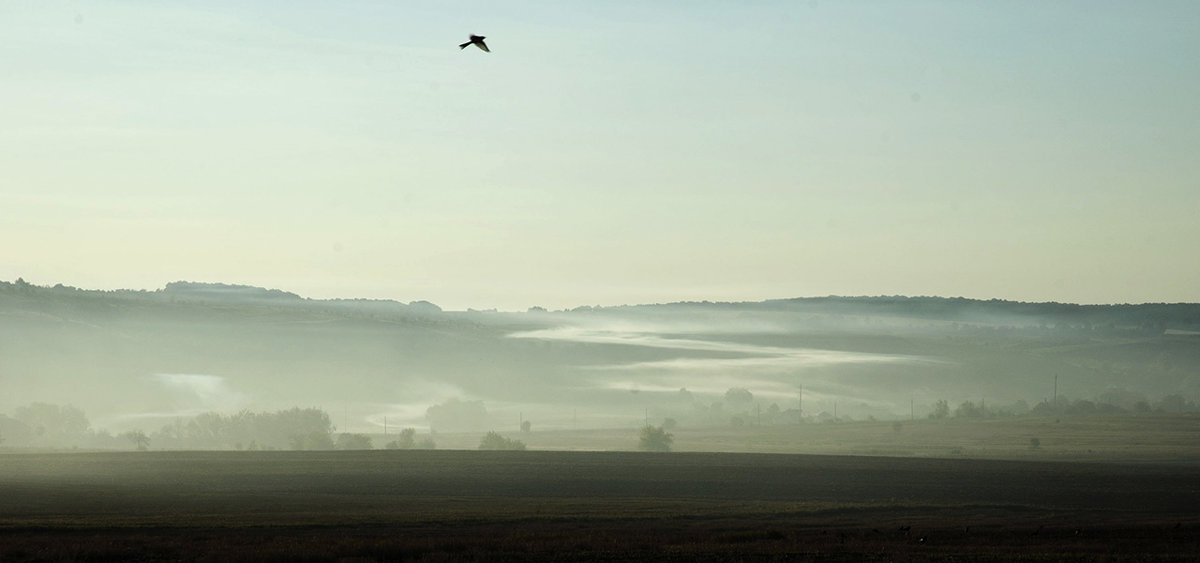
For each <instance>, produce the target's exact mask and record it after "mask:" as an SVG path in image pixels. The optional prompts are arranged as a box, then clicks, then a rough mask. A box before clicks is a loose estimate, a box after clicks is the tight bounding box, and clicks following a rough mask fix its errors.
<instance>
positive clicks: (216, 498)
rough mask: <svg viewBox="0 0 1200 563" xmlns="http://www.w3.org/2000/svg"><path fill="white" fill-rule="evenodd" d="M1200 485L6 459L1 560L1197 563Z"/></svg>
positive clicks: (722, 468) (1110, 467) (732, 465)
mask: <svg viewBox="0 0 1200 563" xmlns="http://www.w3.org/2000/svg"><path fill="white" fill-rule="evenodd" d="M889 431H890V430H889ZM901 432H903V430H902V431H901ZM1196 469H1197V466H1196V465H1195V464H1194V463H1190V462H1187V461H1186V460H1184V461H1179V460H1177V462H1175V463H1169V462H1158V463H1144V462H1143V463H1088V462H1079V461H1071V462H1061V461H1019V460H995V459H964V458H955V457H950V458H913V457H910V458H899V457H874V456H829V455H779V454H746V453H698V452H674V453H667V454H651V453H636V452H564V451H525V452H483V451H442V450H434V451H359V452H141V453H138V452H128V453H47V454H19V455H17V454H6V455H0V560H4V561H42V560H109V561H128V560H147V561H160V560H209V561H224V560H256V561H263V560H268V561H269V560H278V561H284V560H286V561H296V560H311V561H325V560H355V561H373V560H377V561H383V560H428V561H441V560H504V559H517V560H528V559H534V560H562V561H571V560H597V559H599V560H610V561H611V560H646V559H674V560H730V559H735V560H737V559H740V560H784V559H788V560H795V559H800V560H832V561H852V560H853V561H858V560H880V561H895V560H947V561H949V560H994V561H1002V560H1014V559H1017V560H1081V561H1082V560H1087V561H1093V560H1153V561H1161V560H1192V559H1193V558H1194V557H1195V554H1196V553H1200V512H1198V510H1197V507H1200V479H1197V471H1196Z"/></svg>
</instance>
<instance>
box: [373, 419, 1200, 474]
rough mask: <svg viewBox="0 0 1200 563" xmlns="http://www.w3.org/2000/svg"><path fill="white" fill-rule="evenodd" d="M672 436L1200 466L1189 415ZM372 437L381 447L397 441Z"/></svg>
mask: <svg viewBox="0 0 1200 563" xmlns="http://www.w3.org/2000/svg"><path fill="white" fill-rule="evenodd" d="M671 432H672V434H674V436H675V443H674V446H673V449H674V450H675V451H680V452H737V453H788V454H820V455H870V456H905V457H951V458H972V459H1011V460H1041V461H1136V462H1146V461H1164V462H1181V461H1183V462H1193V463H1200V416H1195V415H1187V414H1185V415H1144V416H1091V417H1080V416H1074V417H1057V418H1056V417H1044V418H1043V417H1016V418H996V419H964V418H955V419H946V420H929V419H924V418H922V419H917V420H911V421H910V420H902V421H860V422H839V423H805V424H777V425H761V426H758V425H747V426H742V427H731V426H728V425H726V426H721V427H713V426H710V427H701V428H693V427H686V426H685V427H680V428H676V429H674V430H672V431H671ZM504 434H506V435H507V436H509V437H512V438H516V439H519V440H521V441H522V442H525V444H527V445H528V447H529V448H530V449H546V450H631V449H635V448H636V447H637V440H638V429H637V428H628V429H598V430H575V431H572V430H561V431H534V432H527V433H523V432H516V431H513V432H506V433H504ZM372 438H373V439H374V442H375V444H376V446H382V445H383V444H385V443H387V441H388V440H390V439H395V437H394V436H393V437H390V438H389V437H388V436H384V435H382V434H376V435H373V436H372ZM1033 438H1037V439H1038V443H1039V445H1038V447H1037V448H1033V447H1031V439H1033ZM479 439H480V433H468V434H439V435H438V436H437V443H438V447H442V448H451V449H473V448H475V447H477V446H478V445H479Z"/></svg>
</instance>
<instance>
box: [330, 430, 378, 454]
mask: <svg viewBox="0 0 1200 563" xmlns="http://www.w3.org/2000/svg"><path fill="white" fill-rule="evenodd" d="M334 447H335V448H337V449H339V450H370V449H374V445H373V444H371V438H370V436H367V435H366V434H341V435H339V436H338V438H337V442H335V443H334Z"/></svg>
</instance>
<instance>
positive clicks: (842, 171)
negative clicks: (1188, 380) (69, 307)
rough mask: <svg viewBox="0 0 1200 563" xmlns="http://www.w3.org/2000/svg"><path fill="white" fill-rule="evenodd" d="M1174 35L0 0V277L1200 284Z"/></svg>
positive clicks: (878, 16) (561, 285) (1152, 14)
mask: <svg viewBox="0 0 1200 563" xmlns="http://www.w3.org/2000/svg"><path fill="white" fill-rule="evenodd" d="M1197 30H1200V2H1194V1H1186V2H1169V1H1156V2H1095V1H1080V2H1043V1H1029V2H1016V1H1014V2H961V1H949V0H947V1H940V2H891V1H888V2H866V1H861V2H829V1H820V2H795V1H788V2H768V1H762V2H711V1H698V0H697V1H688V2H683V1H659V2H633V1H629V2H624V1H603V2H602V1H597V0H591V1H586V2H584V1H571V0H558V1H548V0H547V1H526V2H505V1H494V0H493V1H487V2H467V1H454V2H403V1H395V0H388V1H383V0H380V1H373V2H367V1H337V2H331V1H319V2H318V1H288V2H267V1H253V0H241V1H219V0H203V1H170V2H168V1H148V0H122V1H105V2H88V1H83V0H77V1H69V2H66V1H64V2H58V1H41V0H39V1H32V0H28V1H21V0H0V279H3V280H8V281H12V280H14V279H16V278H17V277H23V278H24V279H25V280H26V281H29V282H30V283H35V284H42V285H52V284H55V283H63V284H66V285H73V286H78V287H84V288H97V289H112V288H134V289H142V288H144V289H156V288H159V287H162V286H163V285H164V284H166V283H167V282H171V281H176V280H191V281H208V282H225V283H243V284H251V285H259V286H266V287H272V288H279V289H284V290H288V291H293V292H296V293H299V294H301V295H304V296H306V297H314V298H324V297H370V298H389V299H397V300H400V301H412V300H417V299H428V300H430V301H433V302H435V303H437V304H439V305H441V306H443V307H444V308H448V309H463V308H467V307H474V308H491V307H498V308H501V309H524V308H526V307H529V306H532V305H541V306H545V307H550V308H562V307H573V306H576V305H585V304H588V305H596V304H604V305H609V304H621V303H645V302H661V301H676V300H701V299H709V300H759V299H765V298H779V297H796V296H812V295H829V294H840V295H879V294H888V295H891V294H906V295H944V296H965V297H977V298H992V297H998V298H1004V299H1018V300H1027V301H1043V300H1057V301H1070V302H1082V303H1110V302H1145V301H1200V154H1198V153H1200V32H1197ZM471 33H477V34H481V35H486V36H487V37H488V39H487V41H488V44H489V46H490V47H491V48H492V52H491V53H490V54H489V53H484V52H482V51H480V50H478V49H475V48H473V47H472V48H470V49H467V50H463V51H460V50H459V48H458V47H457V44H458V43H461V42H463V41H465V40H466V37H467V35H468V34H471Z"/></svg>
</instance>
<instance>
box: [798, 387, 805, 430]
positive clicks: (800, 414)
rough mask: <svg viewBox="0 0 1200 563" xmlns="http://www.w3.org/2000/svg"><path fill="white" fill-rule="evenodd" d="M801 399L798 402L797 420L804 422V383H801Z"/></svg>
mask: <svg viewBox="0 0 1200 563" xmlns="http://www.w3.org/2000/svg"><path fill="white" fill-rule="evenodd" d="M799 388H800V399H799V401H798V402H797V404H796V422H804V385H799Z"/></svg>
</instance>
